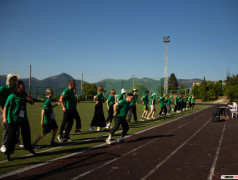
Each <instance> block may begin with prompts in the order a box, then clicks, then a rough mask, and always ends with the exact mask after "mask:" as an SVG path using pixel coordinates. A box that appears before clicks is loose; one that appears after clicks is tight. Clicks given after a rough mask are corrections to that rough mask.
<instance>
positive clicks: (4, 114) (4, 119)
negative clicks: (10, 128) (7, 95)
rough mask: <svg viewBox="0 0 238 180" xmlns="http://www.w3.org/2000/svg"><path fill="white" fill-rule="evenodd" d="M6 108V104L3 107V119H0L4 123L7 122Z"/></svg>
mask: <svg viewBox="0 0 238 180" xmlns="http://www.w3.org/2000/svg"><path fill="white" fill-rule="evenodd" d="M7 109H8V108H7V107H6V106H4V109H3V120H2V122H3V123H4V124H6V123H7V111H8V110H7Z"/></svg>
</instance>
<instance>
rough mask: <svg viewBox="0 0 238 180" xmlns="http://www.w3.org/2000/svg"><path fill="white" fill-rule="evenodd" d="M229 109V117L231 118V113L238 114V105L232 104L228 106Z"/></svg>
mask: <svg viewBox="0 0 238 180" xmlns="http://www.w3.org/2000/svg"><path fill="white" fill-rule="evenodd" d="M228 107H229V109H228V110H227V114H228V116H229V117H231V112H236V111H237V103H236V102H232V105H228Z"/></svg>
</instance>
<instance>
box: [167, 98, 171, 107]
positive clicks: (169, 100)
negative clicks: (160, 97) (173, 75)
mask: <svg viewBox="0 0 238 180" xmlns="http://www.w3.org/2000/svg"><path fill="white" fill-rule="evenodd" d="M167 104H168V105H170V104H171V99H170V98H169V97H168V98H167Z"/></svg>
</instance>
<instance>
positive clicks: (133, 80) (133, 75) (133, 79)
mask: <svg viewBox="0 0 238 180" xmlns="http://www.w3.org/2000/svg"><path fill="white" fill-rule="evenodd" d="M133 89H135V75H134V73H133Z"/></svg>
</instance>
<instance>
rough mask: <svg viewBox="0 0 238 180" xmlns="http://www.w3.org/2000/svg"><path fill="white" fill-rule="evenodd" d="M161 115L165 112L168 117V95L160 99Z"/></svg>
mask: <svg viewBox="0 0 238 180" xmlns="http://www.w3.org/2000/svg"><path fill="white" fill-rule="evenodd" d="M159 102H160V108H161V110H160V113H159V117H160V116H161V115H162V112H164V115H165V116H166V114H167V107H166V103H167V94H164V95H163V96H162V97H160V100H159Z"/></svg>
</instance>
